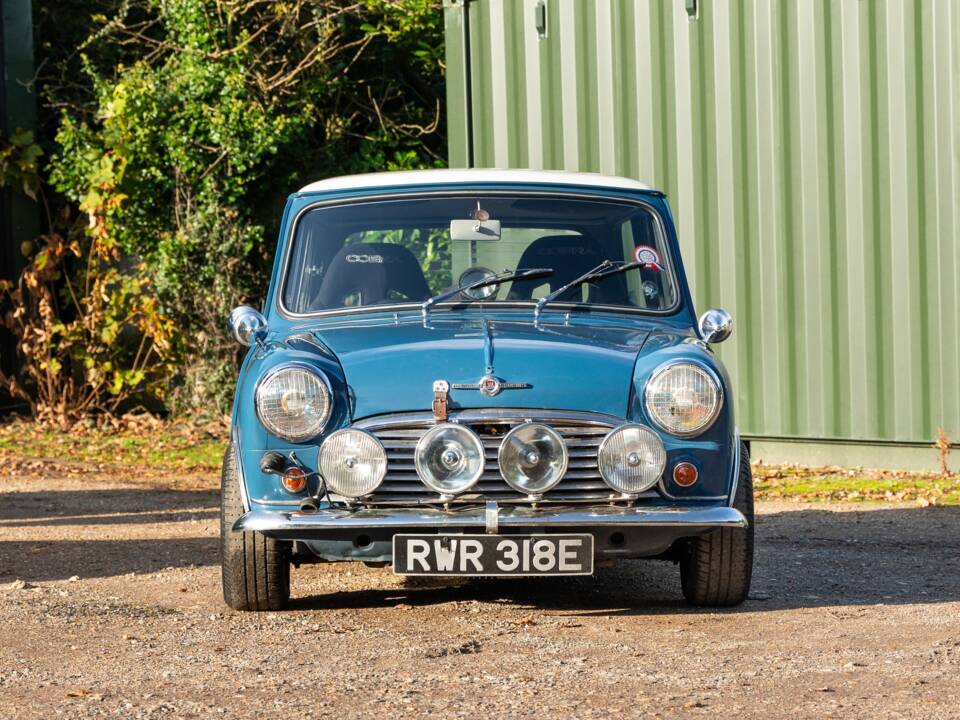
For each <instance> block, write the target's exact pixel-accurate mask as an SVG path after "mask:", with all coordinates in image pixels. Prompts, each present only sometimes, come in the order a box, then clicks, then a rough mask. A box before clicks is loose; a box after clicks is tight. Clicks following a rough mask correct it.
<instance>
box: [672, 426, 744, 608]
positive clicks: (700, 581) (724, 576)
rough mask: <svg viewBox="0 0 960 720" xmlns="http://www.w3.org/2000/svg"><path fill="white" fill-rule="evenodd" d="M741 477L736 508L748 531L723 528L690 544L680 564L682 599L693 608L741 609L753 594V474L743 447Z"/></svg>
mask: <svg viewBox="0 0 960 720" xmlns="http://www.w3.org/2000/svg"><path fill="white" fill-rule="evenodd" d="M739 472H740V476H739V479H738V482H737V494H736V496H735V497H734V500H733V507H735V508H736V509H737V510H739V511H740V512H741V513H743V516H744V517H745V518H746V519H747V523H748V525H747V527H745V528H721V529H719V530H714V531H713V532H711V533H708V534H706V535H701V536H700V537H696V538H691V539H690V540H688V541H687V550H686V553H685V555H684V557H683V559H682V560H681V561H680V581H681V583H682V585H683V596H684V597H685V598H686V599H687V602H689V603H690V604H692V605H699V606H715V607H729V606H731V605H739V604H740V603H742V602H743V601H744V600H746V599H747V593H748V592H750V578H751V576H752V575H753V473H752V472H751V470H750V455H749V453H748V452H747V448H746V446H745V445H744V444H743V443H740V469H739Z"/></svg>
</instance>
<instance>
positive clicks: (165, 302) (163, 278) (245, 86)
mask: <svg viewBox="0 0 960 720" xmlns="http://www.w3.org/2000/svg"><path fill="white" fill-rule="evenodd" d="M91 7H93V8H95V12H93V13H92V15H91V13H90V8H91ZM61 18H65V19H66V20H65V25H64V24H61V21H60V19H61ZM38 19H39V23H40V38H41V40H42V39H43V37H44V30H45V29H49V30H50V35H49V36H47V37H54V38H56V43H55V44H53V43H49V42H47V44H45V45H41V52H42V53H43V54H44V56H45V57H44V62H43V66H42V67H43V70H42V73H41V76H40V80H39V87H40V91H41V96H42V100H43V103H44V105H45V107H46V109H47V110H48V111H49V112H53V113H55V116H53V117H51V116H49V115H48V116H47V117H46V119H45V120H44V124H43V127H42V131H43V132H44V133H46V135H47V136H48V139H50V140H54V141H55V142H53V143H48V145H49V147H48V153H49V154H50V155H51V157H52V160H51V162H50V166H49V182H50V184H51V185H52V186H53V187H54V188H55V189H56V190H57V191H59V193H61V194H62V195H63V196H64V197H65V198H66V199H67V201H68V202H69V203H72V204H75V205H76V206H77V207H78V208H79V209H80V210H81V211H83V212H92V211H93V209H95V208H96V209H103V208H109V211H108V212H99V211H98V212H99V215H98V218H100V219H101V220H102V222H103V232H104V233H105V236H106V237H108V238H109V241H110V242H111V243H115V244H116V247H117V248H118V251H119V252H120V253H121V255H122V257H124V258H127V260H126V261H124V262H126V263H127V264H128V265H129V267H131V268H137V272H143V273H146V275H147V278H146V279H147V280H148V281H149V282H148V283H147V284H145V285H144V287H146V288H149V291H150V292H152V293H155V294H156V297H157V300H158V303H159V310H160V311H161V312H162V313H163V315H164V316H165V317H167V318H169V319H170V320H171V321H172V323H173V327H174V328H176V332H177V334H178V336H179V337H177V338H176V339H175V342H174V346H175V347H178V348H180V355H179V358H178V360H177V362H176V363H175V364H174V365H173V366H172V367H174V368H175V369H174V371H173V376H172V377H170V378H169V381H170V383H171V384H172V385H173V386H174V390H175V392H173V393H172V394H169V393H168V395H167V397H169V398H172V400H171V402H172V403H173V405H174V406H179V407H183V406H190V407H211V406H212V405H213V404H215V405H216V406H217V407H219V408H225V407H226V405H227V403H228V402H229V394H230V391H231V388H232V379H233V378H232V376H233V372H234V370H235V362H236V348H235V347H234V345H233V344H232V343H230V342H229V341H228V340H227V338H226V336H225V335H224V332H223V319H224V317H225V316H226V314H227V313H228V312H229V310H230V308H231V307H233V306H234V305H237V304H239V303H242V302H246V303H251V304H254V305H256V304H258V303H259V302H260V301H261V299H262V297H263V295H264V294H265V291H266V282H267V274H268V272H269V267H270V263H271V260H272V254H273V251H274V247H275V242H276V235H277V230H278V221H279V218H280V211H281V210H282V207H283V203H284V201H285V198H286V195H287V194H289V193H290V192H292V191H295V190H296V189H298V188H299V187H300V186H302V185H303V184H305V183H306V182H309V181H311V180H315V179H318V178H322V177H327V176H330V175H339V174H346V173H354V172H366V171H374V170H386V169H396V168H413V167H424V166H435V165H440V164H441V163H442V157H443V153H444V151H445V138H444V135H443V124H442V118H441V117H440V108H441V107H442V105H441V98H442V95H443V85H442V83H443V67H442V57H443V47H442V11H441V8H440V1H439V0H403V1H402V2H401V1H400V0H360V1H358V2H347V1H346V0H288V1H287V2H261V1H259V0H125V1H123V2H107V1H106V0H101V1H100V2H94V3H90V2H77V1H76V0H68V1H67V2H66V3H63V2H57V3H52V2H50V1H49V0H48V1H47V2H41V3H40V4H39V7H38ZM175 409H176V408H175Z"/></svg>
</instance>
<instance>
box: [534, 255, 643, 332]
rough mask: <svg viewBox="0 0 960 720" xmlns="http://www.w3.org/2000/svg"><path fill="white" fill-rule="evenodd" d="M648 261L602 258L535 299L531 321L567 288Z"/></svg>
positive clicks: (626, 269)
mask: <svg viewBox="0 0 960 720" xmlns="http://www.w3.org/2000/svg"><path fill="white" fill-rule="evenodd" d="M647 264H648V263H645V262H642V261H639V260H638V261H636V262H629V263H628V262H614V261H613V260H604V261H603V262H602V263H600V264H599V265H597V266H596V267H595V268H593V269H592V270H588V271H587V272H585V273H584V274H583V275H581V276H580V277H578V278H575V279H574V280H571V281H570V282H568V283H567V284H566V285H564V286H563V287H559V288H557V289H556V290H554V291H553V292H552V293H550V294H549V295H546V296H545V297H542V298H540V299H539V300H537V306H536V307H535V308H534V309H533V321H534V322H535V323H536V322H539V321H540V313H541V312H543V308H544V307H546V305H547V303H550V302H553V301H554V300H556V299H557V298H558V297H560V296H561V295H563V294H564V293H565V292H566V291H567V290H570V289H571V288H575V287H579V286H580V285H583V283H585V282H591V281H593V280H602V279H603V278H606V277H610V276H611V275H619V274H620V273H625V272H627V271H628V270H633V269H634V268H638V267H642V266H644V265H647Z"/></svg>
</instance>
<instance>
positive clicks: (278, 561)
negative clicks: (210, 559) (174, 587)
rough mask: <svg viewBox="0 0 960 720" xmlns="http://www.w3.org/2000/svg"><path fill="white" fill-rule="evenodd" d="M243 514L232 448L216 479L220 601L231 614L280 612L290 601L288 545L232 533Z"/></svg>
mask: <svg viewBox="0 0 960 720" xmlns="http://www.w3.org/2000/svg"><path fill="white" fill-rule="evenodd" d="M242 514H243V499H242V498H241V495H240V479H239V478H238V477H237V460H236V453H235V452H234V448H233V444H231V445H230V446H229V447H228V448H227V452H226V455H224V458H223V473H222V475H221V479H220V563H221V567H222V570H223V599H224V600H225V601H226V603H227V605H229V606H230V607H232V608H233V609H234V610H282V609H283V608H284V607H286V605H287V602H288V601H289V599H290V544H289V543H286V542H282V541H280V540H274V539H273V538H269V537H267V536H266V535H263V534H261V533H258V532H233V529H232V528H233V524H234V523H235V522H236V521H237V519H238V518H239V517H240V516H241V515H242Z"/></svg>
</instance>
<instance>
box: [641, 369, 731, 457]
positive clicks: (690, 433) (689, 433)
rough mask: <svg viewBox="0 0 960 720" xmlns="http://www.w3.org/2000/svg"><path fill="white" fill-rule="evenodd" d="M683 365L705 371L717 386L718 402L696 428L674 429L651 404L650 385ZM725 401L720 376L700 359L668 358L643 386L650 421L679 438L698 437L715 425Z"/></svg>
mask: <svg viewBox="0 0 960 720" xmlns="http://www.w3.org/2000/svg"><path fill="white" fill-rule="evenodd" d="M682 365H689V366H690V367H693V368H696V369H697V370H699V371H701V372H703V373H704V374H705V375H706V376H707V377H708V378H709V379H710V381H711V382H713V384H714V386H715V387H716V388H717V403H716V405H715V406H714V408H713V412H712V413H711V414H710V417H709V418H708V419H707V421H706V422H705V423H704V424H703V425H701V426H700V427H698V428H696V429H695V430H674V429H672V428H670V427H667V426H666V425H665V424H663V423H661V422H660V420H659V419H658V418H657V415H656V413H655V412H654V410H653V408H652V407H651V404H650V387H651V386H652V385H653V383H654V381H655V380H657V379H658V378H659V377H660V376H662V375H664V374H665V373H667V372H669V371H670V370H672V369H673V368H676V367H679V366H682ZM724 402H726V397H725V396H724V392H723V383H721V382H720V377H719V376H718V375H717V373H716V371H715V370H714V369H713V368H712V367H710V366H709V365H707V364H706V363H704V362H700V361H699V360H691V359H688V358H684V359H682V360H668V361H667V362H665V363H663V364H662V365H658V366H657V367H656V369H654V371H653V372H652V373H650V377H649V378H648V379H647V382H646V384H645V385H644V386H643V407H644V410H646V413H647V417H648V418H649V419H650V422H651V423H653V424H654V425H656V427H658V428H659V429H660V430H663V432H665V433H667V434H669V435H673V436H674V437H679V438H690V437H696V436H697V435H702V434H703V433H705V432H706V431H707V430H709V429H710V428H711V427H713V424H714V423H715V422H716V421H717V418H718V417H720V411H721V410H723V405H724Z"/></svg>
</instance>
